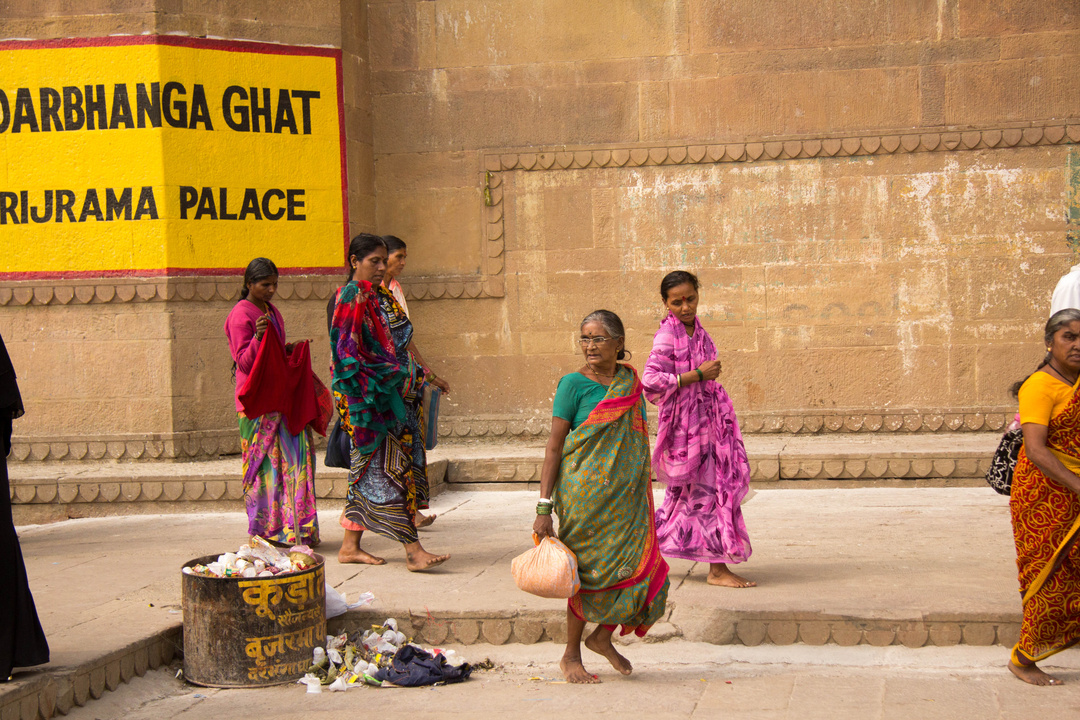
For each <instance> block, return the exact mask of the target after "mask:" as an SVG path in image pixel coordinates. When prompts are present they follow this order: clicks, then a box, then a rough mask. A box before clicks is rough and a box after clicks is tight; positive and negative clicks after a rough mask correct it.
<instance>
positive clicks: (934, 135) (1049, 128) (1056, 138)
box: [484, 120, 1080, 174]
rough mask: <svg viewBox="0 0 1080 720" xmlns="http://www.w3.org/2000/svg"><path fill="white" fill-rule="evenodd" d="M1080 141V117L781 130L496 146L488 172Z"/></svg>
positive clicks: (488, 161)
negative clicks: (547, 146) (875, 130)
mask: <svg viewBox="0 0 1080 720" xmlns="http://www.w3.org/2000/svg"><path fill="white" fill-rule="evenodd" d="M1074 143H1080V121H1076V120H1067V121H1061V122H1057V123H1050V124H1045V125H1018V126H1009V127H992V128H969V129H966V130H959V129H957V130H937V131H927V132H918V133H914V132H902V131H898V132H896V133H892V134H868V135H853V136H847V137H808V136H802V137H799V136H779V137H767V138H760V139H757V140H754V141H746V142H740V143H725V144H688V145H658V146H635V147H614V148H612V147H607V148H581V149H577V150H570V149H564V150H550V151H546V152H536V151H535V150H529V151H512V150H507V151H492V152H490V153H488V154H487V155H485V157H484V168H485V169H486V170H487V171H488V172H489V173H493V174H494V173H498V172H500V171H503V170H525V171H532V172H537V171H541V170H579V169H582V168H590V167H592V168H615V167H645V166H649V165H697V164H711V163H729V162H765V161H769V160H803V159H806V158H829V157H852V156H859V155H899V154H905V153H918V152H953V151H960V150H986V149H991V148H1013V147H1031V146H1035V145H1067V144H1074Z"/></svg>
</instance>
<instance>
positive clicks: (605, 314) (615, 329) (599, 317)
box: [580, 310, 630, 360]
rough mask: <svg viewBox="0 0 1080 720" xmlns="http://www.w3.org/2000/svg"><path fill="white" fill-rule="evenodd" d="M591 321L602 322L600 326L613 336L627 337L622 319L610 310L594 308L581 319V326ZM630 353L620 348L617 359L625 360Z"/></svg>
mask: <svg viewBox="0 0 1080 720" xmlns="http://www.w3.org/2000/svg"><path fill="white" fill-rule="evenodd" d="M591 322H595V323H600V326H601V327H603V328H604V332H606V333H607V334H608V335H610V336H611V337H613V338H625V337H626V330H625V329H624V328H623V324H622V320H620V319H619V316H618V315H616V314H615V313H613V312H611V311H610V310H593V311H592V312H591V313H589V314H588V315H586V316H585V319H584V320H582V321H581V326H580V327H585V325H586V323H591ZM629 354H630V353H629V351H627V350H626V349H623V350H620V351H619V355H618V358H617V359H619V360H625V359H626V357H627V356H628V355H629Z"/></svg>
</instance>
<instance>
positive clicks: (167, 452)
mask: <svg viewBox="0 0 1080 720" xmlns="http://www.w3.org/2000/svg"><path fill="white" fill-rule="evenodd" d="M239 453H240V436H239V435H238V434H237V433H236V432H235V431H234V430H231V429H230V430H209V431H200V432H190V433H159V434H154V435H149V434H148V435H99V436H94V437H70V436H68V437H62V436H61V437H26V436H19V435H16V436H14V437H13V438H12V439H11V455H10V456H9V457H8V460H9V461H15V462H40V461H45V460H48V461H55V460H67V461H78V460H105V461H110V460H147V461H149V460H201V459H207V458H215V457H219V456H221V455H237V454H239Z"/></svg>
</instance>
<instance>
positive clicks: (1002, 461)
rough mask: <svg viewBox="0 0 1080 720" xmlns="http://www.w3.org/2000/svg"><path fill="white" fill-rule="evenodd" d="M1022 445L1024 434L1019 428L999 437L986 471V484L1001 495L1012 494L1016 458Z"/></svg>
mask: <svg viewBox="0 0 1080 720" xmlns="http://www.w3.org/2000/svg"><path fill="white" fill-rule="evenodd" d="M1023 445H1024V433H1023V431H1022V430H1021V429H1020V428H1016V429H1015V430H1010V431H1008V432H1007V433H1005V434H1004V435H1003V436H1002V437H1001V442H1000V443H999V444H998V448H997V450H996V451H995V452H994V458H993V459H992V460H991V461H990V469H989V470H987V471H986V482H987V484H989V485H990V487H992V488H994V490H995V491H996V492H999V493H1001V494H1002V495H1009V494H1011V493H1012V479H1013V471H1014V470H1016V458H1017V456H1018V455H1019V454H1020V448H1021V447H1023Z"/></svg>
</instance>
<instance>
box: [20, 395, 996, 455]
mask: <svg viewBox="0 0 1080 720" xmlns="http://www.w3.org/2000/svg"><path fill="white" fill-rule="evenodd" d="M1012 416H1013V413H1012V412H1010V411H1009V410H1008V409H1007V408H986V409H981V410H971V409H966V410H965V409H951V410H898V411H894V412H892V413H888V414H880V413H864V412H851V411H849V412H846V413H836V414H832V415H822V414H785V413H754V412H748V413H742V414H740V415H739V427H740V428H741V430H742V432H743V434H744V435H770V436H789V435H799V436H808V437H809V436H830V435H836V436H845V435H860V436H872V435H879V436H890V435H896V436H905V435H920V436H921V435H928V434H940V435H947V434H968V433H983V434H985V433H987V432H988V431H1000V430H1001V429H1002V428H1004V427H1005V425H1006V424H1007V423H1008V422H1009V420H1010V419H1011V418H1012ZM650 424H651V425H652V426H653V427H655V425H656V420H655V417H652V418H650ZM550 429H551V421H550V419H549V418H547V417H540V416H517V417H513V416H505V417H491V416H488V417H455V416H445V417H443V418H440V423H439V437H440V438H444V439H445V440H448V441H451V442H452V441H458V440H464V441H472V440H479V441H488V440H497V441H511V442H520V441H524V442H533V441H537V440H539V439H542V438H544V437H546V435H547V433H548V431H549V430H550ZM315 443H316V447H320V448H321V447H325V439H324V438H322V437H319V436H316V438H315ZM239 453H240V437H239V435H238V434H237V432H236V429H235V428H226V429H221V430H203V431H198V432H181V433H141V434H140V433H130V434H123V435H100V436H94V437H83V436H63V435H57V436H27V435H15V436H14V437H13V438H12V448H11V456H10V457H9V458H8V462H9V463H22V462H29V463H33V462H45V461H50V462H51V461H58V460H63V461H65V462H71V461H81V460H103V461H111V460H138V461H142V462H150V461H155V460H179V461H189V460H199V461H204V460H211V459H217V458H219V457H220V456H222V455H238V454H239Z"/></svg>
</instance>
